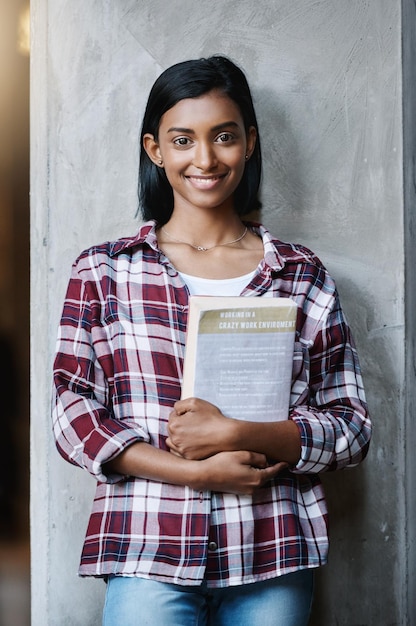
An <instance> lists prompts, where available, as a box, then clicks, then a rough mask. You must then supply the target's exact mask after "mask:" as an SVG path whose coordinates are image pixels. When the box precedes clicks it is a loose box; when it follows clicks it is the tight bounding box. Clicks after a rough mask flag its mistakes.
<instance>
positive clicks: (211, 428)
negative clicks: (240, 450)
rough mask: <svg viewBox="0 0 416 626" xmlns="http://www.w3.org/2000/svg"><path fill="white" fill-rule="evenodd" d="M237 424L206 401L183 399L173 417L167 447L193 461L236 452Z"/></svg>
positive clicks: (170, 419)
mask: <svg viewBox="0 0 416 626" xmlns="http://www.w3.org/2000/svg"><path fill="white" fill-rule="evenodd" d="M235 421H236V420H233V419H231V418H228V417H225V416H224V415H223V414H222V413H221V411H220V410H219V409H218V408H217V407H216V406H214V405H213V404H211V403H210V402H206V401H205V400H201V399H199V398H188V399H186V400H179V401H178V402H176V403H175V405H174V410H173V411H172V412H171V414H170V416H169V423H168V432H169V437H168V438H167V440H166V444H167V445H168V447H169V449H170V451H171V452H173V453H174V454H177V455H179V456H182V457H183V458H185V459H192V460H199V459H206V458H207V457H210V456H212V455H213V454H217V453H218V452H224V451H227V450H230V451H231V450H233V449H235V448H233V445H232V439H233V427H234V423H235Z"/></svg>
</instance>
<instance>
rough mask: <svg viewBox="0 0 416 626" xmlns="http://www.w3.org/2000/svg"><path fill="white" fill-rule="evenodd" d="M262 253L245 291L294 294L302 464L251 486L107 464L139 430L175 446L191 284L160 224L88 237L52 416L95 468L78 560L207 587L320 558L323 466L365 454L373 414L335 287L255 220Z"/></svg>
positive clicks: (87, 571) (313, 261)
mask: <svg viewBox="0 0 416 626" xmlns="http://www.w3.org/2000/svg"><path fill="white" fill-rule="evenodd" d="M250 226H251V228H253V230H254V231H255V232H257V233H258V234H259V235H260V236H261V237H262V239H263V244H264V258H263V260H262V261H261V263H260V264H259V266H258V268H257V271H256V273H255V275H254V277H253V279H252V281H251V282H250V284H249V285H247V287H246V288H245V289H244V291H243V293H242V295H244V296H247V297H252V296H262V295H263V294H264V293H266V292H269V293H268V295H269V296H270V295H272V296H273V297H282V296H283V297H290V298H293V299H294V300H295V301H296V303H297V304H298V307H299V315H298V321H297V331H296V343H295V356H294V362H293V384H292V395H291V408H290V419H292V420H294V421H295V422H296V424H297V425H298V428H299V431H300V435H301V444H302V452H301V459H300V461H299V463H298V464H297V466H296V467H294V468H292V469H291V470H290V471H289V470H288V471H286V472H284V473H282V474H280V475H279V476H278V477H277V478H276V479H275V480H274V481H272V482H270V483H268V484H267V485H266V486H264V487H263V488H261V489H259V490H258V491H257V493H256V494H255V495H254V496H253V497H251V496H237V495H231V494H223V493H211V492H196V491H193V490H192V489H190V488H188V487H180V486H175V485H170V484H163V483H159V482H153V481H150V480H146V479H142V478H133V477H125V476H120V475H111V476H108V475H106V474H105V473H104V472H103V464H105V463H106V462H107V461H109V460H111V459H113V458H114V457H116V456H117V455H118V454H119V453H120V452H121V451H122V450H124V449H125V448H126V447H127V446H129V445H130V444H132V443H134V442H137V441H146V442H149V443H151V444H152V445H154V446H156V447H159V448H163V449H167V448H166V444H165V439H166V437H167V423H168V417H169V413H170V411H171V409H172V406H173V404H174V402H175V401H176V400H178V399H179V398H180V391H181V376H182V363H183V354H184V343H185V332H186V324H187V314H188V296H189V293H188V289H187V287H186V286H185V284H184V283H183V280H182V279H181V277H180V276H179V274H178V272H177V271H176V270H175V268H174V267H172V265H171V264H170V262H169V260H168V259H167V258H166V256H165V255H164V254H163V252H161V250H160V249H159V248H158V244H157V239H156V233H155V224H154V222H148V223H146V224H144V225H143V226H142V227H141V228H140V230H139V233H138V235H137V236H135V237H132V238H126V239H120V240H118V241H115V242H111V243H105V244H103V245H99V246H96V247H93V248H91V249H89V250H87V251H85V252H84V253H83V254H81V255H80V257H79V258H78V260H77V261H76V262H75V264H74V266H73V272H72V277H71V280H70V282H69V286H68V291H67V296H66V300H65V304H64V309H63V314H62V319H61V324H60V329H59V337H58V345H57V354H56V359H55V365H54V383H55V394H56V404H55V407H54V412H53V427H54V434H55V437H56V442H57V447H58V450H59V452H60V453H61V455H62V456H63V457H64V458H65V459H66V460H68V461H69V462H71V463H74V464H76V465H78V466H80V467H82V468H84V469H86V470H87V471H88V472H90V473H91V474H92V475H93V476H95V478H96V480H97V490H96V495H95V500H94V506H93V511H92V513H91V517H90V520H89V524H88V529H87V535H86V539H85V543H84V548H83V552H82V558H81V565H80V574H81V575H84V576H106V575H108V574H119V575H126V576H140V577H144V578H153V579H155V580H160V581H165V582H172V583H177V584H187V585H198V584H200V583H201V582H202V581H203V580H204V578H205V580H207V582H208V585H209V586H210V587H224V586H228V585H240V584H244V583H251V582H254V581H260V580H265V579H268V578H273V577H276V576H279V575H281V574H286V573H289V572H293V571H295V570H298V569H302V568H313V567H318V566H320V565H322V564H323V563H325V562H326V558H327V551H328V536H327V509H326V504H325V498H324V494H323V490H322V486H321V483H320V480H319V477H318V474H319V473H320V472H324V471H327V470H335V469H339V468H344V467H351V466H354V465H357V464H358V463H359V462H360V461H361V460H362V459H363V458H364V457H365V455H366V452H367V449H368V445H369V441H370V436H371V424H370V421H369V417H368V414H367V408H366V403H365V397H364V391H363V387H362V380H361V375H360V369H359V364H358V360H357V355H356V351H355V348H354V345H353V342H352V339H351V335H350V330H349V328H348V325H347V323H346V321H345V319H344V315H343V313H342V311H341V308H340V304H339V300H338V295H337V291H336V287H335V285H334V282H333V280H332V279H331V277H330V276H329V275H328V273H327V271H326V270H325V268H324V267H323V266H322V264H321V263H320V261H319V260H318V259H317V258H316V256H315V255H314V254H313V253H312V252H310V251H309V250H308V249H306V248H304V247H302V246H298V245H292V244H286V243H282V242H280V241H277V240H276V239H274V238H273V237H272V236H271V235H270V233H269V232H268V231H267V230H266V229H265V228H264V227H263V226H260V225H255V224H251V225H250Z"/></svg>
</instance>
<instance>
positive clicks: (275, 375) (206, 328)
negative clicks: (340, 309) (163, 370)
mask: <svg viewBox="0 0 416 626" xmlns="http://www.w3.org/2000/svg"><path fill="white" fill-rule="evenodd" d="M296 314H297V305H296V303H295V302H294V301H293V300H291V299H289V298H248V297H244V296H236V297H234V296H232V297H226V296H218V297H216V296H191V297H190V300H189V318H188V328H187V336H186V349H185V361H184V373H183V383H182V398H189V397H198V398H202V399H203V400H207V401H209V402H211V403H212V404H215V405H216V406H217V407H218V408H219V409H220V410H221V411H222V413H224V415H226V416H228V417H233V418H236V419H243V420H248V421H261V422H267V421H275V420H284V419H287V417H288V410H289V399H290V388H291V379H292V365H293V347H294V340H295V327H296Z"/></svg>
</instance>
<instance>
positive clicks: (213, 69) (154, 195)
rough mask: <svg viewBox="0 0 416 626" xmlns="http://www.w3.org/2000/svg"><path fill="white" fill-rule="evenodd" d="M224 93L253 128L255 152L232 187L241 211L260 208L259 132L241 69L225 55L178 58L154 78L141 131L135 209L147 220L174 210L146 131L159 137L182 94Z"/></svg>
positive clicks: (161, 217)
mask: <svg viewBox="0 0 416 626" xmlns="http://www.w3.org/2000/svg"><path fill="white" fill-rule="evenodd" d="M214 89H215V90H218V91H220V92H221V93H223V94H224V95H226V96H228V97H229V98H230V99H231V100H233V101H234V102H235V104H236V105H237V106H238V107H239V109H240V112H241V115H242V117H243V121H244V126H245V129H246V132H248V130H249V128H250V127H251V126H253V127H254V128H255V129H256V132H257V140H256V144H255V148H254V152H253V154H252V155H251V157H250V159H249V160H248V161H247V162H246V164H245V169H244V173H243V177H242V179H241V181H240V184H239V185H238V187H237V189H236V190H235V193H234V199H235V208H236V211H237V213H238V214H239V215H247V213H250V212H251V211H253V210H256V209H258V208H259V201H258V190H259V185H260V179H261V150H260V137H259V130H258V124H257V119H256V113H255V111H254V105H253V99H252V97H251V92H250V88H249V85H248V83H247V79H246V77H245V75H244V73H243V71H242V70H241V69H240V68H239V67H237V66H236V65H235V64H234V63H233V62H232V61H230V60H229V59H227V58H225V57H223V56H213V57H210V58H207V59H196V60H191V61H184V62H182V63H177V64H176V65H173V66H172V67H169V68H168V69H167V70H165V71H164V72H163V73H162V74H161V75H160V76H159V78H158V79H157V80H156V82H155V83H154V85H153V87H152V89H151V91H150V94H149V98H148V101H147V105H146V110H145V113H144V117H143V123H142V129H141V134H140V165H139V211H140V212H141V214H142V216H143V218H144V219H145V220H149V219H154V220H156V221H157V222H158V223H159V224H165V223H166V222H167V221H168V220H169V218H170V216H171V215H172V211H173V191H172V188H171V186H170V184H169V182H168V179H167V177H166V174H165V171H164V169H163V168H160V167H157V166H156V165H155V164H154V163H153V162H152V161H151V159H150V158H149V157H148V155H147V153H146V150H145V149H144V147H143V137H144V135H145V134H146V133H150V134H151V135H153V136H154V138H155V139H156V141H157V140H158V133H159V126H160V122H161V119H162V116H163V115H164V113H166V111H168V110H169V109H171V108H172V107H173V106H175V104H177V103H178V102H179V101H180V100H184V99H185V98H199V97H201V96H203V95H205V94H206V93H208V92H210V91H212V90H214Z"/></svg>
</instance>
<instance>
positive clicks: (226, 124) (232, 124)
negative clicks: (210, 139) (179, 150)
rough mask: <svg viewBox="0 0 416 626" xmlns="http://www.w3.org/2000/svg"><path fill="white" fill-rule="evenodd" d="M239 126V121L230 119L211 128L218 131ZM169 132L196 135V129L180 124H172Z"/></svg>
mask: <svg viewBox="0 0 416 626" xmlns="http://www.w3.org/2000/svg"><path fill="white" fill-rule="evenodd" d="M230 127H233V128H238V124H237V122H234V121H232V120H231V121H229V122H223V123H222V124H217V126H213V127H212V128H211V130H212V131H214V132H217V131H219V130H223V129H224V128H230ZM167 132H168V133H186V134H188V135H194V134H195V131H194V130H193V129H192V128H181V127H179V126H172V127H171V128H169V129H168V130H167Z"/></svg>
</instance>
